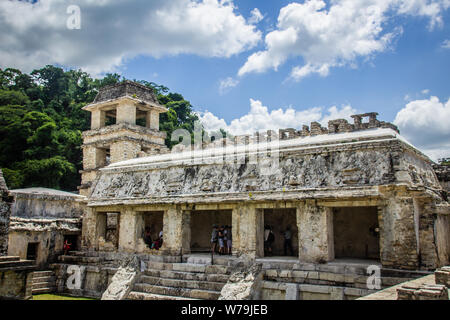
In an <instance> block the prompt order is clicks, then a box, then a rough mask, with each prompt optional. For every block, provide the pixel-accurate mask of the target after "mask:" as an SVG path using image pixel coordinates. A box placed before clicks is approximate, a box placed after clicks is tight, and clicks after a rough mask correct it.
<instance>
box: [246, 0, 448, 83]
mask: <svg viewBox="0 0 450 320" xmlns="http://www.w3.org/2000/svg"><path fill="white" fill-rule="evenodd" d="M449 7H450V1H449V0H332V1H330V4H329V5H327V3H326V2H325V1H323V0H307V1H305V2H304V3H291V4H288V5H287V6H285V7H283V8H282V9H281V10H280V14H279V16H278V24H277V29H276V30H274V31H272V32H269V33H268V34H267V35H266V36H265V45H266V49H265V50H263V51H259V52H256V53H254V54H252V55H251V56H250V57H249V58H248V59H247V61H246V63H245V64H244V65H243V66H242V67H241V68H240V70H239V72H238V74H239V75H240V76H243V75H245V74H247V73H252V72H254V73H261V72H265V71H267V70H269V69H274V70H277V69H278V67H279V66H280V65H282V64H283V63H285V62H286V60H288V59H289V58H296V57H301V58H302V59H303V65H300V66H297V67H294V68H293V69H292V72H291V75H290V77H291V78H292V79H294V80H301V79H303V78H304V77H306V76H308V75H311V74H319V75H320V76H327V75H328V74H329V71H330V68H332V67H339V66H344V65H348V64H350V65H353V64H354V62H355V61H356V59H357V58H359V57H364V58H370V57H371V56H373V55H375V54H376V53H379V52H383V51H385V50H386V49H387V48H389V46H390V44H391V43H392V41H393V39H395V38H396V36H398V35H399V34H401V33H402V29H401V28H395V29H392V30H389V31H388V32H387V31H385V30H384V28H385V25H386V22H387V21H388V20H389V19H390V18H391V17H392V16H395V15H411V16H424V17H427V18H429V20H430V23H429V28H430V29H431V28H434V27H435V26H437V25H442V23H443V21H442V11H443V10H446V9H447V8H449Z"/></svg>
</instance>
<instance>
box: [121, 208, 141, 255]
mask: <svg viewBox="0 0 450 320" xmlns="http://www.w3.org/2000/svg"><path fill="white" fill-rule="evenodd" d="M118 227H119V250H121V251H127V252H136V248H137V240H138V232H139V231H140V230H138V229H139V228H138V214H137V213H136V212H135V211H133V210H132V209H131V208H125V210H122V211H121V212H120V222H119V226H118Z"/></svg>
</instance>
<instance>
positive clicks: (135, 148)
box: [110, 141, 141, 163]
mask: <svg viewBox="0 0 450 320" xmlns="http://www.w3.org/2000/svg"><path fill="white" fill-rule="evenodd" d="M110 151H111V163H115V162H120V161H125V160H130V159H135V158H137V157H138V154H139V152H140V151H141V145H140V144H139V143H138V142H133V141H117V142H114V143H112V144H111V149H110Z"/></svg>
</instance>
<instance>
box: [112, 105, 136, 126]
mask: <svg viewBox="0 0 450 320" xmlns="http://www.w3.org/2000/svg"><path fill="white" fill-rule="evenodd" d="M116 123H117V124H119V123H129V124H136V106H135V105H134V104H132V103H124V104H120V105H118V106H117V113H116Z"/></svg>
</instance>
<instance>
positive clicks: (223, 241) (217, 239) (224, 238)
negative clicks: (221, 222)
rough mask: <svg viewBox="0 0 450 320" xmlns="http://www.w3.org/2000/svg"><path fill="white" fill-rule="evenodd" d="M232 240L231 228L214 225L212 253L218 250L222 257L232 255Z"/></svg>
mask: <svg viewBox="0 0 450 320" xmlns="http://www.w3.org/2000/svg"><path fill="white" fill-rule="evenodd" d="M232 240H233V238H232V232H231V226H221V227H219V226H218V225H216V224H214V225H213V230H212V233H211V245H212V246H211V251H212V252H213V253H214V252H216V250H217V249H218V253H219V254H220V255H224V254H228V255H231V247H232ZM217 245H218V248H217Z"/></svg>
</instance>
